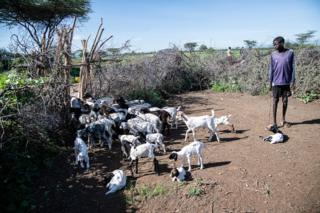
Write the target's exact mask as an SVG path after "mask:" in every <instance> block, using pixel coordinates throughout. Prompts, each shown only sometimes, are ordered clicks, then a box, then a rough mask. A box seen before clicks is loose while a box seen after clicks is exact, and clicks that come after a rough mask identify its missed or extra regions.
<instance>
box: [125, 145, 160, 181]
mask: <svg viewBox="0 0 320 213" xmlns="http://www.w3.org/2000/svg"><path fill="white" fill-rule="evenodd" d="M155 148H156V145H154V144H151V143H148V142H147V143H145V144H141V145H138V146H137V147H131V150H130V160H131V162H130V168H131V173H132V175H133V169H132V168H133V163H134V162H135V173H136V174H138V163H139V158H140V157H148V158H151V159H153V166H154V171H155V172H156V173H157V174H158V175H160V173H159V172H160V171H159V162H158V160H157V159H156V158H155V155H154V149H155Z"/></svg>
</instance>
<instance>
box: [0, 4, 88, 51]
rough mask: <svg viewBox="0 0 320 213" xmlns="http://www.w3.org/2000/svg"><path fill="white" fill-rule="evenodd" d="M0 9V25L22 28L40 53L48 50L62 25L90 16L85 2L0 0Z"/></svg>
mask: <svg viewBox="0 0 320 213" xmlns="http://www.w3.org/2000/svg"><path fill="white" fill-rule="evenodd" d="M0 5H1V7H0V24H4V25H6V26H9V27H15V26H21V27H23V28H24V29H25V30H27V32H28V33H29V35H30V36H31V38H32V40H33V41H34V42H35V43H36V44H37V46H38V47H39V48H40V49H47V48H49V47H50V45H51V43H52V40H53V35H54V32H55V30H56V28H57V27H58V26H59V25H60V24H61V23H62V21H64V20H67V19H68V18H73V17H78V18H82V19H83V18H87V14H88V13H89V12H90V1H89V0H0Z"/></svg>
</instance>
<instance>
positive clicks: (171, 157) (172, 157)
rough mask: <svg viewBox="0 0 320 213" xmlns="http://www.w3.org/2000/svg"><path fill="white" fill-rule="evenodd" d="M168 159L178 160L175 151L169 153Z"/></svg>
mask: <svg viewBox="0 0 320 213" xmlns="http://www.w3.org/2000/svg"><path fill="white" fill-rule="evenodd" d="M169 159H170V160H174V161H177V160H178V154H177V152H172V153H171V154H170V155H169Z"/></svg>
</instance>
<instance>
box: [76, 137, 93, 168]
mask: <svg viewBox="0 0 320 213" xmlns="http://www.w3.org/2000/svg"><path fill="white" fill-rule="evenodd" d="M73 148H74V154H75V159H76V160H75V165H78V164H79V163H80V166H81V167H82V168H84V163H85V164H86V169H89V167H90V164H89V155H88V147H87V145H86V144H85V142H84V141H83V140H82V139H81V137H80V132H78V135H77V138H76V139H75V141H74V147H73Z"/></svg>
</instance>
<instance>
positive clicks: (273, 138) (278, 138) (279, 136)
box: [260, 130, 284, 144]
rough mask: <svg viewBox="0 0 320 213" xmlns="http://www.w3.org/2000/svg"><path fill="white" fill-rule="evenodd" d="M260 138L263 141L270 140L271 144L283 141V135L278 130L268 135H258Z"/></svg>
mask: <svg viewBox="0 0 320 213" xmlns="http://www.w3.org/2000/svg"><path fill="white" fill-rule="evenodd" d="M260 138H262V139H263V141H267V142H270V143H271V144H275V143H282V142H283V141H284V135H283V134H282V132H281V131H280V130H278V132H277V133H276V134H274V135H269V136H267V137H262V136H260Z"/></svg>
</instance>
